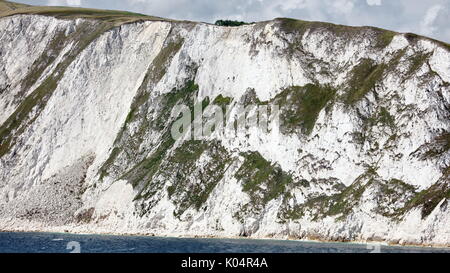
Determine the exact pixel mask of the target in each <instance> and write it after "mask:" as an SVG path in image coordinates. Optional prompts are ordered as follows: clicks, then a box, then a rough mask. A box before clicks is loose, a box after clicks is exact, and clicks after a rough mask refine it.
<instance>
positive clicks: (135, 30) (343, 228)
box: [0, 1, 450, 246]
mask: <svg viewBox="0 0 450 273" xmlns="http://www.w3.org/2000/svg"><path fill="white" fill-rule="evenodd" d="M46 9H47V10H46ZM449 91H450V46H449V45H448V44H445V43H443V42H439V41H435V40H432V39H428V38H425V37H421V36H417V35H414V34H410V33H409V34H403V33H395V32H391V31H386V30H381V29H377V28H372V27H359V28H358V27H346V26H338V25H332V24H327V23H319V22H304V21H296V20H292V19H285V18H279V19H275V20H272V21H267V22H259V23H255V24H249V25H242V26H238V27H224V26H215V25H209V24H205V23H195V22H184V21H172V20H165V19H161V18H155V17H148V16H141V15H133V14H127V13H123V14H122V13H119V12H114V13H111V14H109V13H108V12H105V11H88V10H82V9H74V10H72V11H70V9H58V8H38V7H29V6H22V5H17V4H13V3H10V2H4V1H0V110H1V111H0V230H9V231H19V230H20V231H70V232H88V233H117V234H125V233H126V234H155V235H167V236H216V237H235V236H248V237H252V238H297V239H321V240H333V241H384V242H391V243H399V244H419V245H434V246H450V205H449V204H448V202H449V199H450V167H449V166H450V150H449V149H450V92H449ZM194 101H203V103H204V104H209V105H213V104H217V105H219V106H225V105H230V107H231V108H233V106H235V105H237V104H238V103H244V104H249V103H255V104H261V105H263V104H268V103H275V104H278V105H279V106H280V109H281V116H280V123H281V126H279V127H276V126H275V127H273V128H271V130H270V131H269V132H264V131H261V130H259V129H258V128H252V129H251V130H250V131H249V132H248V133H247V134H240V135H236V136H228V135H224V134H222V133H220V132H219V131H217V132H215V133H214V134H213V135H211V136H210V137H208V138H207V139H204V140H199V141H194V140H177V141H174V140H173V139H172V138H171V136H170V128H171V125H172V123H173V122H174V120H175V117H174V116H173V115H171V111H172V108H173V107H174V106H175V105H179V104H186V105H192V104H193V103H194Z"/></svg>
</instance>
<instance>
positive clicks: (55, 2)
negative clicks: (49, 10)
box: [47, 0, 81, 6]
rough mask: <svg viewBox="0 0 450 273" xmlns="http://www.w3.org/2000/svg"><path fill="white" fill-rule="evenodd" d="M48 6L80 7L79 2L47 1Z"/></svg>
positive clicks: (66, 0)
mask: <svg viewBox="0 0 450 273" xmlns="http://www.w3.org/2000/svg"><path fill="white" fill-rule="evenodd" d="M47 5H49V6H81V0H49V1H48V3H47Z"/></svg>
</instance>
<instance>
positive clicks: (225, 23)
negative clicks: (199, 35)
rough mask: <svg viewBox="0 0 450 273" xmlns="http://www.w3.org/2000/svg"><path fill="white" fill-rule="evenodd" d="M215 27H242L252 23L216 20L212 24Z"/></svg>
mask: <svg viewBox="0 0 450 273" xmlns="http://www.w3.org/2000/svg"><path fill="white" fill-rule="evenodd" d="M214 24H215V25H216V26H223V27H238V26H243V25H250V24H252V23H246V22H242V21H233V20H217V21H216V22H215V23H214Z"/></svg>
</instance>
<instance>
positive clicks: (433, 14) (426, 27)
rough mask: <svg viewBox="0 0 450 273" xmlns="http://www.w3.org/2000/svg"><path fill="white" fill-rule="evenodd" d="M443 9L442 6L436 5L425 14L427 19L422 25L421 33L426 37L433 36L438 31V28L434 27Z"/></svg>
mask: <svg viewBox="0 0 450 273" xmlns="http://www.w3.org/2000/svg"><path fill="white" fill-rule="evenodd" d="M442 9H443V7H442V6H440V5H435V6H432V7H430V8H429V9H428V10H427V13H426V14H425V17H424V18H423V20H422V23H421V32H422V33H424V34H426V35H432V34H433V33H434V32H435V31H436V26H435V25H434V22H435V20H436V19H437V17H438V15H439V12H440V11H441V10H442Z"/></svg>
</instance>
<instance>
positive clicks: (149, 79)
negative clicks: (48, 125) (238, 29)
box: [99, 40, 198, 183]
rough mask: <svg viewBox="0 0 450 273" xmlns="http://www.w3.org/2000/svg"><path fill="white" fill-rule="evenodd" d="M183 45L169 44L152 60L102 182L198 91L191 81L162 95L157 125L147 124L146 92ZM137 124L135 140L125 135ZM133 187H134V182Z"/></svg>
mask: <svg viewBox="0 0 450 273" xmlns="http://www.w3.org/2000/svg"><path fill="white" fill-rule="evenodd" d="M182 44H183V40H176V41H171V42H168V43H167V45H166V46H165V47H164V48H163V49H162V50H161V51H160V52H159V53H158V55H157V56H156V57H155V59H154V60H153V62H152V64H151V65H150V67H149V70H148V71H147V73H146V75H145V77H144V80H143V82H142V84H141V86H140V87H139V89H138V92H137V94H136V96H135V97H134V98H133V102H132V103H131V107H130V111H129V113H128V115H127V118H126V120H125V123H124V124H123V125H122V129H121V130H120V132H119V134H118V135H117V137H116V140H115V142H114V146H115V148H114V149H113V151H112V153H111V154H110V156H109V158H108V159H107V160H106V162H105V163H104V164H103V165H102V167H101V168H100V170H99V172H100V179H103V178H104V177H105V176H106V175H108V174H109V170H110V168H111V167H112V166H113V165H114V162H115V160H116V159H117V157H118V156H119V154H120V152H121V151H125V152H126V153H131V154H132V153H133V152H136V151H137V150H138V149H139V145H140V143H142V141H143V139H144V137H145V135H146V134H147V133H148V132H149V129H150V126H151V125H153V127H157V128H159V130H163V129H164V127H165V126H167V125H168V124H166V123H168V120H169V118H170V111H171V110H172V108H173V106H175V104H176V103H177V102H178V101H179V100H187V99H188V98H189V96H191V95H192V94H193V92H195V91H196V90H197V89H198V86H197V85H196V84H195V83H194V82H193V81H189V82H187V83H186V85H185V86H184V87H183V88H181V89H180V90H176V89H174V90H172V92H169V93H167V94H165V95H163V96H162V97H161V101H160V103H158V105H159V106H161V109H159V114H158V118H157V119H156V120H155V121H150V120H148V118H147V114H148V111H149V108H148V107H146V104H147V103H148V101H149V98H150V92H149V90H147V89H148V86H149V84H150V83H152V84H156V83H157V82H159V81H160V80H161V79H162V77H163V76H164V75H165V73H166V67H167V65H168V64H169V63H170V62H171V60H172V58H173V57H174V56H175V54H176V53H177V52H178V51H179V50H180V48H181V46H182ZM134 121H138V122H139V126H138V130H137V132H136V133H135V134H134V135H133V136H129V135H126V134H125V132H126V130H127V127H128V125H129V124H130V123H131V122H134ZM124 138H126V139H124ZM133 183H135V181H134V182H133Z"/></svg>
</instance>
